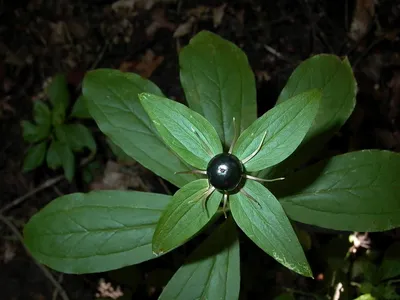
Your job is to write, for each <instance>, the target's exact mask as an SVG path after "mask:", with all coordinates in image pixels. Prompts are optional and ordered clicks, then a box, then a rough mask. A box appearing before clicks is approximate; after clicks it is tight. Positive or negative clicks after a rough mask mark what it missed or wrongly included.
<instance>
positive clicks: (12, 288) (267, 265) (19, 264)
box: [0, 0, 400, 300]
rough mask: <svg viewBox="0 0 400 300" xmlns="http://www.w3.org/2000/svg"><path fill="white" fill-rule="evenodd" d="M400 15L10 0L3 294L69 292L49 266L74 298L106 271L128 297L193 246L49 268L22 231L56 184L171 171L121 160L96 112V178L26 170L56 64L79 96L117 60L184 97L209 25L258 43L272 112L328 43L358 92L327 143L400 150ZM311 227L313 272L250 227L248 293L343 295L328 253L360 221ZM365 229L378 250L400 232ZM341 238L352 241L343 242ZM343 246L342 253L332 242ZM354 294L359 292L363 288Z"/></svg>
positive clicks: (0, 95)
mask: <svg viewBox="0 0 400 300" xmlns="http://www.w3.org/2000/svg"><path fill="white" fill-rule="evenodd" d="M89 3H90V4H89ZM399 28H400V3H399V2H398V1H395V0H393V1H390V0H380V1H374V0H362V1H361V0H357V1H356V0H353V1H352V0H339V1H323V0H281V1H257V0H237V1H225V2H224V1H217V0H215V1H211V0H208V1H206V0H204V1H201V0H198V1H196V0H192V1H184V0H175V1H174V0H169V1H168V0H147V1H146V0H119V1H110V0H92V1H77V0H30V1H28V0H26V1H22V0H20V1H4V0H1V1H0V136H1V142H0V194H1V196H0V232H1V234H0V291H1V296H0V298H1V299H4V300H19V299H24V300H25V299H35V300H47V299H49V300H50V299H65V298H62V297H61V295H62V291H60V290H59V288H57V285H55V284H54V282H53V281H52V280H50V279H49V276H51V277H52V278H54V279H55V281H56V282H58V283H59V284H60V285H61V286H62V288H63V290H64V291H65V292H66V294H67V295H68V297H69V299H71V300H74V299H79V300H86V299H95V294H96V292H97V287H98V284H99V280H100V279H101V278H104V279H105V280H106V281H107V282H108V281H110V282H112V283H113V284H115V285H121V286H123V287H124V289H125V290H127V291H129V293H127V294H126V295H125V298H124V299H156V298H157V296H158V295H159V292H160V290H161V288H162V287H163V286H165V284H166V282H167V281H168V279H169V278H170V277H171V276H172V274H173V272H174V271H175V270H176V268H178V267H179V265H180V262H181V261H182V259H183V257H184V253H178V254H175V256H166V257H167V258H163V259H160V260H153V261H150V262H146V263H143V264H141V265H139V266H137V267H132V268H129V269H125V270H123V271H124V272H125V271H127V272H131V273H129V274H130V275H128V278H130V279H129V280H128V282H127V281H126V276H125V277H124V276H123V274H122V273H123V272H119V273H118V272H117V273H116V272H114V273H112V272H111V273H103V274H90V275H67V274H60V273H57V272H55V271H52V270H49V271H48V272H47V273H44V272H43V270H42V269H41V268H40V267H39V265H38V264H37V263H36V262H35V261H34V260H33V259H32V258H31V257H30V256H29V255H28V254H27V252H26V250H25V249H24V247H23V246H22V243H21V240H20V236H19V235H18V234H17V233H18V232H22V229H23V226H24V224H25V223H26V222H27V221H28V220H29V218H30V217H31V216H32V215H33V214H34V213H35V212H37V211H38V210H40V209H41V208H42V207H44V206H45V205H46V204H47V203H49V202H50V201H51V200H52V199H54V198H56V197H58V196H61V195H64V194H68V193H72V192H77V191H89V190H92V189H101V188H114V189H130V188H137V187H139V188H140V187H141V188H142V189H144V190H146V187H151V189H152V190H154V189H155V190H158V191H159V192H165V191H164V190H163V184H160V180H159V179H158V178H157V177H156V176H155V175H153V174H151V173H150V172H149V171H147V170H145V169H144V168H143V167H141V166H137V165H134V166H129V167H130V168H133V169H134V175H131V173H126V172H125V173H124V172H123V171H121V170H122V169H123V168H124V167H126V166H120V165H119V164H118V163H117V162H116V161H115V160H114V157H113V155H112V154H111V153H110V151H108V150H107V148H106V146H104V145H105V144H106V143H105V138H104V136H102V135H101V133H100V132H99V130H98V129H97V128H96V126H95V125H94V123H93V124H91V126H92V127H91V128H92V129H93V132H95V135H96V141H97V142H98V143H99V145H103V147H100V148H99V151H98V153H97V157H96V161H98V162H99V168H98V169H97V171H96V172H95V174H94V179H93V181H92V182H90V183H83V182H82V180H79V177H78V178H76V179H75V180H74V181H73V182H72V183H68V182H67V181H65V180H64V179H63V177H62V174H61V172H60V171H58V170H56V171H53V170H50V169H48V168H47V167H45V166H43V167H40V168H38V169H36V170H34V171H32V172H28V173H23V172H22V167H21V166H22V162H23V160H24V154H25V152H26V149H27V146H28V144H27V143H26V142H24V140H23V137H22V131H21V121H22V120H30V119H32V105H33V103H34V101H36V100H37V99H40V98H41V97H42V96H43V86H44V84H45V82H46V81H47V80H48V78H51V77H52V76H54V75H55V74H57V73H63V74H66V76H67V79H68V83H69V85H70V89H71V91H72V92H73V95H74V99H76V97H77V96H78V95H79V93H80V84H81V80H82V78H83V76H84V75H85V73H86V72H87V71H88V70H92V69H96V68H103V67H104V68H114V69H119V70H121V71H124V72H136V73H139V74H140V75H142V76H143V77H145V78H149V79H150V80H152V81H153V82H155V83H156V84H157V85H158V86H159V87H160V88H161V89H162V90H163V92H164V93H165V95H167V96H168V97H170V98H175V99H183V97H184V94H183V90H182V88H181V85H180V82H179V64H178V54H179V51H180V49H181V48H182V47H184V46H185V45H186V44H187V43H188V41H189V39H190V38H191V37H193V36H194V35H195V34H196V33H197V32H199V31H200V30H203V29H205V30H210V31H212V32H215V33H216V34H219V35H221V36H222V37H224V38H226V39H228V40H230V41H232V42H233V43H235V44H236V45H238V46H239V47H241V48H242V49H243V51H244V52H245V53H246V54H247V56H248V59H249V62H250V65H251V66H252V68H253V71H254V74H255V76H256V82H257V93H258V94H257V102H258V113H259V115H261V114H262V113H264V112H265V111H267V110H268V109H269V108H271V107H272V106H273V105H274V104H275V101H276V99H277V97H278V95H279V92H280V90H281V89H282V88H283V86H284V84H285V83H286V81H287V79H288V77H289V76H290V74H291V72H292V71H293V70H294V68H295V67H296V66H297V65H298V64H299V63H300V62H301V61H302V60H304V59H306V58H308V57H310V56H312V55H315V54H319V53H331V54H336V55H339V56H347V57H348V58H349V61H350V64H351V65H352V67H353V71H354V73H355V76H356V79H357V82H358V94H357V106H356V108H355V110H354V113H353V115H352V116H351V118H350V119H349V121H348V122H347V123H346V124H345V126H344V127H343V129H342V130H341V132H340V133H338V134H337V135H336V136H335V137H334V138H333V140H332V141H331V142H330V143H329V145H328V148H327V149H326V151H327V152H329V154H337V153H343V152H347V151H353V150H359V149H367V148H378V149H387V150H392V151H396V152H399V151H400V39H399V30H400V29H399ZM138 178H140V182H139V183H138ZM54 179H56V180H54ZM161 183H162V182H161ZM305 234H306V235H307V238H308V239H309V243H310V245H309V246H310V250H309V251H310V252H309V253H310V256H311V257H312V259H311V261H312V262H313V263H314V264H315V266H316V267H315V268H316V272H315V274H317V276H316V279H315V280H311V279H305V278H302V277H300V276H297V275H295V274H293V273H291V272H289V271H287V270H284V269H283V268H281V267H280V266H278V265H277V264H276V263H275V262H274V261H273V260H272V259H271V258H269V257H268V256H267V255H265V254H264V253H263V252H262V251H261V250H259V249H258V248H257V247H256V246H254V245H253V244H252V243H250V242H248V241H246V240H244V242H243V246H242V247H241V255H242V289H241V298H242V299H274V297H275V296H277V295H279V294H281V293H283V292H289V293H291V294H293V295H295V298H296V299H334V298H333V297H334V294H335V287H336V285H333V286H332V284H331V282H327V279H326V278H324V272H325V271H326V268H327V267H326V264H325V261H326V260H328V258H331V257H341V258H340V259H342V260H343V259H344V257H345V255H346V253H347V250H348V249H349V248H350V247H351V246H352V244H350V243H349V242H348V236H349V235H350V234H352V233H351V232H350V233H340V234H334V233H331V232H325V231H321V230H317V229H315V228H308V229H307V228H306V230H305ZM367 238H368V239H371V242H372V246H373V249H376V251H378V252H379V250H380V249H383V248H384V247H385V246H386V245H387V244H390V243H393V242H394V241H399V240H400V232H399V231H397V230H392V231H390V232H385V233H379V234H370V235H368V236H367ZM343 240H344V244H343V245H339V244H335V243H340V241H343ZM332 241H335V243H334V242H332ZM328 245H329V246H328ZM332 249H334V250H335V251H336V252H335V253H334V254H332V253H330V252H329V251H331V250H332ZM343 249H345V250H344V252H343V251H342V250H343ZM325 250H326V251H325ZM324 251H325V252H324ZM340 251H342V252H340ZM363 251H365V249H364V250H363ZM328 252H329V253H328ZM171 259H173V260H175V261H174V262H173V263H171ZM265 270H267V271H265ZM121 278H125V280H123V279H121ZM351 288H352V287H351ZM128 294H129V295H132V296H128ZM351 295H352V297H354V296H357V295H358V292H357V290H356V289H354V290H353V291H352V293H351ZM329 297H330V298H329ZM121 299H122V298H121ZM282 299H284V298H282ZM287 299H291V298H287ZM337 299H339V298H337ZM337 299H336V300H337ZM340 299H342V298H340ZM343 299H344V298H343ZM349 299H353V298H349Z"/></svg>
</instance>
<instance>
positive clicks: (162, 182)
mask: <svg viewBox="0 0 400 300" xmlns="http://www.w3.org/2000/svg"><path fill="white" fill-rule="evenodd" d="M158 182H159V183H160V184H161V186H162V187H163V189H164V190H165V192H166V193H167V194H168V195H172V192H171V190H170V189H169V188H168V187H167V185H166V184H165V182H164V180H163V179H161V178H160V177H158Z"/></svg>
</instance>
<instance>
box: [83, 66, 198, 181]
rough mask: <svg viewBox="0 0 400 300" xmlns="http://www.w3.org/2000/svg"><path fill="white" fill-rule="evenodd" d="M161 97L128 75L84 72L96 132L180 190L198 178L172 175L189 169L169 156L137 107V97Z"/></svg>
mask: <svg viewBox="0 0 400 300" xmlns="http://www.w3.org/2000/svg"><path fill="white" fill-rule="evenodd" d="M142 92H148V93H151V94H155V95H159V96H162V93H161V91H160V89H159V88H158V87H157V86H156V85H154V84H153V83H152V82H151V81H148V80H146V79H143V78H141V77H140V76H139V75H136V74H132V73H122V72H120V71H118V70H107V69H100V70H96V71H91V72H88V73H87V75H86V76H85V79H84V82H83V95H84V98H85V100H86V105H87V107H88V109H89V110H90V113H91V115H92V117H93V118H94V119H95V121H96V123H97V125H98V126H99V128H100V130H101V131H102V132H103V133H104V134H105V135H107V136H108V137H109V138H110V139H111V140H112V141H113V142H114V143H115V144H116V145H117V146H119V147H120V148H121V149H123V150H124V152H125V153H127V154H128V155H129V156H131V157H132V158H133V159H135V160H136V161H138V162H139V163H140V164H142V165H143V166H144V167H146V168H148V169H150V170H151V171H153V172H154V173H156V174H157V175H159V176H161V177H163V178H164V179H166V180H168V181H169V182H171V183H173V184H175V185H177V186H179V187H181V186H183V185H185V184H186V183H188V182H190V181H192V180H195V179H196V178H199V176H197V175H192V174H174V172H177V171H188V170H190V167H189V166H188V165H187V164H185V163H184V162H183V161H182V160H180V158H179V157H178V156H177V155H176V154H175V153H173V151H172V150H170V149H169V148H168V147H167V146H166V145H165V144H164V142H163V141H162V139H161V138H160V137H159V135H158V133H157V130H156V129H155V128H154V125H153V123H152V122H151V121H150V119H149V117H148V115H147V113H146V112H145V111H144V109H143V107H142V105H141V104H140V101H139V98H138V94H139V93H142Z"/></svg>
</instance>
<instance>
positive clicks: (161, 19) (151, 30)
mask: <svg viewBox="0 0 400 300" xmlns="http://www.w3.org/2000/svg"><path fill="white" fill-rule="evenodd" d="M151 16H152V19H153V22H151V24H150V25H149V26H148V27H147V28H146V35H147V36H148V37H150V38H151V37H153V36H154V34H155V33H156V32H157V31H158V30H159V29H162V28H165V29H168V30H169V31H174V30H175V28H176V25H175V24H174V23H172V22H170V21H168V20H167V18H166V17H165V10H164V9H163V8H159V9H155V10H154V11H153V13H152V15H151Z"/></svg>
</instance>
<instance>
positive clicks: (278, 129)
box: [233, 90, 321, 172]
mask: <svg viewBox="0 0 400 300" xmlns="http://www.w3.org/2000/svg"><path fill="white" fill-rule="evenodd" d="M320 99H321V92H320V91H318V90H311V91H308V92H304V93H302V94H298V95H296V96H294V97H293V98H292V99H290V100H288V101H286V102H284V103H282V104H280V105H278V106H276V107H274V108H272V109H271V110H269V111H267V112H266V113H265V114H264V115H263V116H261V117H260V118H258V119H257V120H256V121H255V122H254V123H253V124H251V125H250V126H249V127H248V128H247V129H246V130H245V131H244V132H243V133H242V134H241V136H240V137H239V139H238V141H237V143H236V145H235V147H234V148H233V154H235V155H236V156H237V157H238V158H239V159H240V160H243V159H245V158H246V157H249V156H250V155H251V154H252V153H254V152H255V151H256V150H257V148H258V147H259V145H260V144H261V142H262V140H263V137H264V135H265V134H266V135H265V140H264V142H263V144H262V147H261V149H260V150H259V151H258V152H257V154H256V155H255V156H254V157H253V158H252V159H250V160H249V161H248V162H247V163H245V167H246V170H247V171H248V172H253V171H259V170H262V169H264V168H267V167H270V166H273V165H276V164H277V163H279V162H281V161H283V160H284V159H286V158H287V157H288V156H289V155H290V154H292V153H293V152H294V151H295V150H296V148H297V147H298V146H299V145H300V143H301V141H302V140H303V138H304V136H305V135H306V133H307V131H308V129H309V128H310V127H311V125H312V123H313V122H314V118H315V116H316V114H317V112H318V106H319V101H320Z"/></svg>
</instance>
